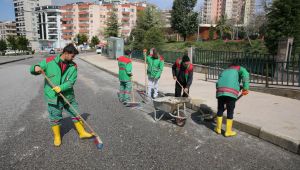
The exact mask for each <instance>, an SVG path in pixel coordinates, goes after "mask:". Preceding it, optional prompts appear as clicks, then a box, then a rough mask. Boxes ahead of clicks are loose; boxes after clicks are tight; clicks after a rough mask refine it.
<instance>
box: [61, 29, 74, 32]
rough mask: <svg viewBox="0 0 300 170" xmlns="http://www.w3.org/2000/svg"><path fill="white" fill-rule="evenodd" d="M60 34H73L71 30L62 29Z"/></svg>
mask: <svg viewBox="0 0 300 170" xmlns="http://www.w3.org/2000/svg"><path fill="white" fill-rule="evenodd" d="M62 32H63V33H70V32H73V30H71V29H63V30H62Z"/></svg>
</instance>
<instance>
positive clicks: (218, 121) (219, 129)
mask: <svg viewBox="0 0 300 170" xmlns="http://www.w3.org/2000/svg"><path fill="white" fill-rule="evenodd" d="M222 121H223V117H222V116H220V117H219V116H217V126H216V127H215V132H216V133H217V134H221V131H222Z"/></svg>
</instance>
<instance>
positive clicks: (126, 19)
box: [122, 17, 130, 22]
mask: <svg viewBox="0 0 300 170" xmlns="http://www.w3.org/2000/svg"><path fill="white" fill-rule="evenodd" d="M129 20H130V18H128V17H123V18H122V21H124V22H128V21H129Z"/></svg>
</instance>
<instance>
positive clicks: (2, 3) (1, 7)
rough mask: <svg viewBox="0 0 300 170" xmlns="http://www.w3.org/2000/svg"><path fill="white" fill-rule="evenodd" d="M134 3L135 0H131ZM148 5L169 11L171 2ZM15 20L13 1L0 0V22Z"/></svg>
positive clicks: (156, 1)
mask: <svg viewBox="0 0 300 170" xmlns="http://www.w3.org/2000/svg"><path fill="white" fill-rule="evenodd" d="M78 1H80V2H95V0H53V2H54V3H55V5H56V4H57V5H63V4H67V3H72V2H78ZM133 1H135V0H133ZM148 2H149V3H153V4H156V5H157V6H158V7H159V8H161V9H171V8H172V4H173V0H148ZM201 4H203V0H198V4H197V7H198V6H200V5H201ZM9 20H15V14H14V7H13V0H0V21H9Z"/></svg>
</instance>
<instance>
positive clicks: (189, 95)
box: [176, 78, 192, 98]
mask: <svg viewBox="0 0 300 170" xmlns="http://www.w3.org/2000/svg"><path fill="white" fill-rule="evenodd" d="M176 82H177V83H178V84H179V86H180V87H181V88H182V90H183V91H184V92H185V94H187V95H188V97H190V98H192V97H191V96H190V94H189V93H188V92H186V91H185V90H184V87H183V86H182V85H181V84H180V83H179V81H178V80H177V78H176Z"/></svg>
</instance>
